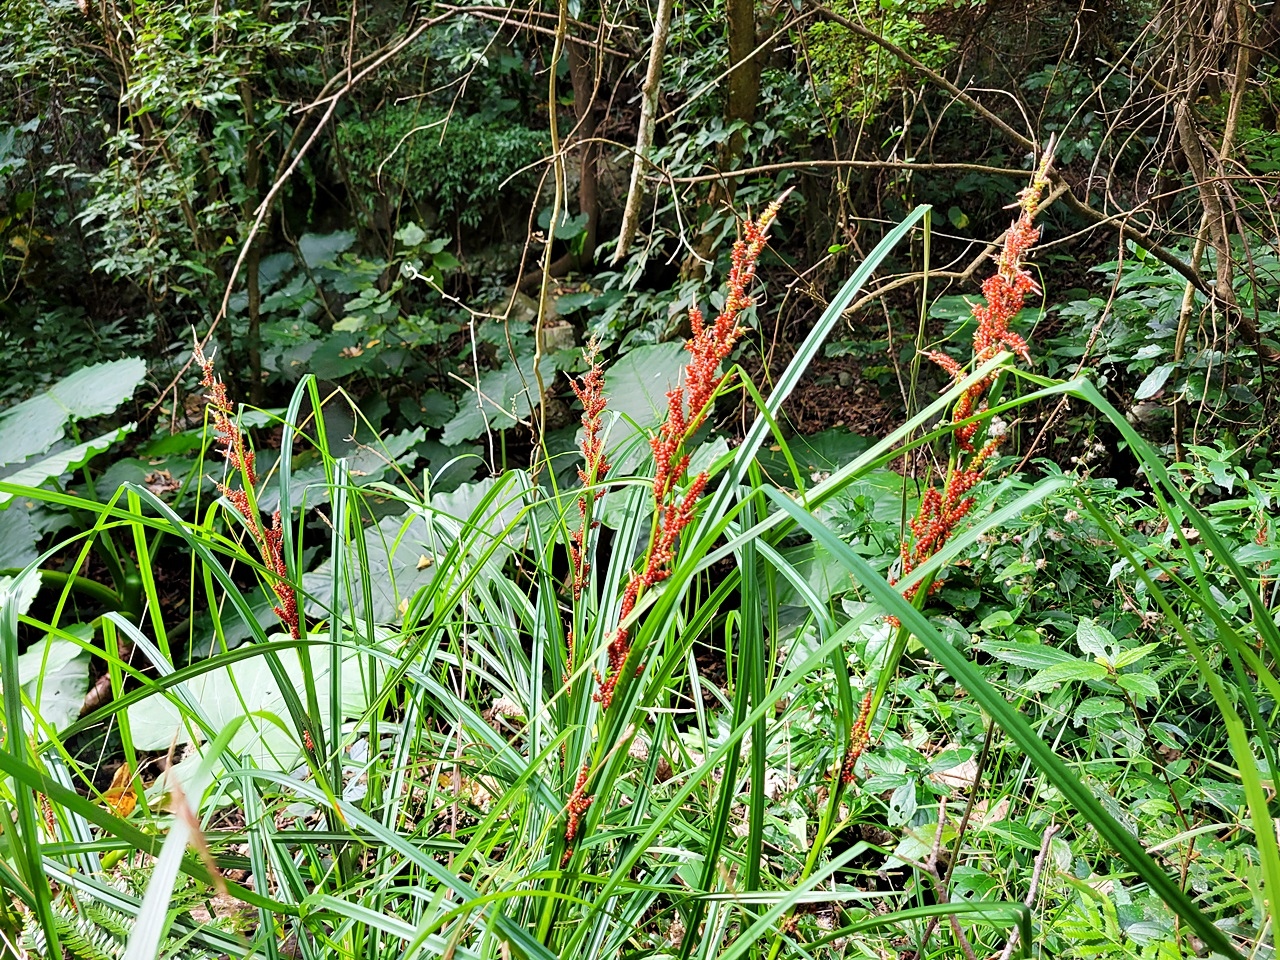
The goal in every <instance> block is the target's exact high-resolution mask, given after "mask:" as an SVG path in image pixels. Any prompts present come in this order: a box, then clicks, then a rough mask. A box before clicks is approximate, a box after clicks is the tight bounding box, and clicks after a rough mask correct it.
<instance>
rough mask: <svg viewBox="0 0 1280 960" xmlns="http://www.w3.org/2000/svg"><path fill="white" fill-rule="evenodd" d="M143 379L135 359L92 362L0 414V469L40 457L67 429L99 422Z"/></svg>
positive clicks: (142, 367) (143, 366)
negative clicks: (75, 424)
mask: <svg viewBox="0 0 1280 960" xmlns="http://www.w3.org/2000/svg"><path fill="white" fill-rule="evenodd" d="M146 376H147V365H146V364H145V363H144V362H143V361H142V360H141V359H139V358H138V357H128V358H126V359H123V360H111V361H108V362H106V363H95V364H94V365H92V366H89V367H84V368H82V369H80V370H77V371H76V372H75V373H73V374H71V376H69V377H64V378H63V379H62V380H59V381H58V382H57V383H55V384H54V385H53V386H51V387H49V388H48V389H47V390H44V391H42V392H40V393H38V394H36V395H35V396H34V397H31V398H29V399H27V400H23V401H22V402H21V403H19V404H16V405H15V406H13V407H10V408H9V409H8V410H6V411H5V412H4V413H3V414H0V466H4V465H6V464H11V463H21V462H22V461H24V460H26V459H27V458H28V457H32V456H35V455H36V454H40V453H44V452H45V451H46V450H48V449H49V448H50V447H52V446H53V445H54V444H55V443H57V442H58V441H59V440H61V439H62V438H63V437H64V436H65V435H66V428H67V424H68V423H70V422H73V421H77V420H89V419H91V418H93V417H103V416H106V415H107V414H109V413H112V412H114V411H115V410H116V408H117V407H119V406H120V404H122V403H124V402H125V401H126V400H128V399H129V398H130V397H132V396H133V393H134V391H135V390H137V389H138V386H139V384H141V383H142V381H143V380H144V379H145V378H146Z"/></svg>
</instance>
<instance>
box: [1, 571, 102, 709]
mask: <svg viewBox="0 0 1280 960" xmlns="http://www.w3.org/2000/svg"><path fill="white" fill-rule="evenodd" d="M37 582H38V578H37ZM66 629H67V631H68V632H71V633H74V634H75V635H76V636H78V637H80V638H81V639H82V640H89V639H90V638H92V636H93V629H92V628H91V627H89V626H86V625H85V624H75V625H73V626H71V627H68V628H66ZM18 679H19V681H20V682H21V683H22V689H23V692H24V693H26V695H27V698H28V699H29V700H30V701H31V702H32V703H33V704H34V705H35V708H36V712H37V713H39V715H40V718H41V719H42V720H43V721H44V722H45V723H47V724H48V725H49V726H51V727H53V729H55V730H60V729H62V728H63V727H65V726H67V725H68V724H70V723H71V722H72V721H74V720H75V719H76V718H77V717H79V716H80V708H81V706H83V705H84V697H85V694H86V693H88V692H89V654H88V653H86V652H85V650H84V648H83V647H81V646H80V645H79V644H77V643H73V642H72V641H70V640H68V639H66V638H65V637H57V636H54V635H53V634H49V635H48V636H46V637H45V638H44V640H43V641H42V642H37V643H33V644H32V645H31V646H30V647H28V648H27V650H26V652H25V653H23V654H22V656H20V657H18Z"/></svg>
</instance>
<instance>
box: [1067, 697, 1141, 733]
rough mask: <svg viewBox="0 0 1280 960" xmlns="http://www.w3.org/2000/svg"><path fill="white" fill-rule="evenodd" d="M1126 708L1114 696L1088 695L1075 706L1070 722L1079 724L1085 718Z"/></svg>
mask: <svg viewBox="0 0 1280 960" xmlns="http://www.w3.org/2000/svg"><path fill="white" fill-rule="evenodd" d="M1128 709H1129V708H1128V707H1127V706H1125V703H1124V701H1123V700H1120V699H1118V698H1116V697H1090V698H1089V699H1088V700H1085V701H1083V702H1082V703H1081V704H1080V706H1078V707H1076V711H1075V713H1073V714H1072V715H1071V722H1072V723H1074V724H1075V725H1076V726H1080V725H1081V724H1083V723H1084V721H1086V720H1096V719H1097V718H1098V717H1106V716H1110V715H1112V714H1117V713H1124V712H1125V711H1126V710H1128Z"/></svg>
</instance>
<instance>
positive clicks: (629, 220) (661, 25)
mask: <svg viewBox="0 0 1280 960" xmlns="http://www.w3.org/2000/svg"><path fill="white" fill-rule="evenodd" d="M674 8H675V2H674V0H658V15H657V17H655V18H654V21H653V45H652V46H651V47H650V48H649V70H648V72H647V73H646V74H645V78H644V89H643V90H642V92H641V103H640V129H639V130H638V131H637V133H636V152H635V154H634V156H633V157H632V158H631V186H630V188H629V189H628V190H627V205H626V207H625V208H624V210H623V213H622V229H621V230H620V231H618V247H617V249H616V250H614V252H613V262H614V263H617V262H618V261H619V260H621V259H622V258H623V257H625V256H626V255H627V250H628V249H629V248H630V247H631V241H632V240H634V239H635V236H636V226H637V225H638V223H639V221H640V201H641V200H642V199H643V198H644V184H643V182H642V177H643V176H644V165H645V162H646V161H647V160H648V159H649V147H650V146H652V145H653V128H654V124H655V122H656V121H657V113H658V91H659V89H660V88H661V86H662V58H663V57H664V56H665V55H666V52H667V35H668V34H669V33H670V32H671V11H672V10H673V9H674Z"/></svg>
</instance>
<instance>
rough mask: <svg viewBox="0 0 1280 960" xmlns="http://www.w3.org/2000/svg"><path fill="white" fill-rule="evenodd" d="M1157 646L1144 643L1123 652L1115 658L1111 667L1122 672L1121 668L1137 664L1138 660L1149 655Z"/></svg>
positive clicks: (1156, 644)
mask: <svg viewBox="0 0 1280 960" xmlns="http://www.w3.org/2000/svg"><path fill="white" fill-rule="evenodd" d="M1158 646H1160V644H1158V643H1144V644H1142V645H1141V646H1138V647H1134V648H1132V649H1130V650H1125V651H1124V652H1123V653H1121V654H1120V655H1119V656H1118V657H1116V660H1115V663H1113V664H1112V666H1113V667H1115V668H1116V669H1117V670H1122V669H1123V668H1125V667H1127V666H1129V665H1130V664H1134V663H1137V662H1138V661H1139V660H1141V659H1142V658H1143V657H1145V656H1146V655H1147V654H1148V653H1150V652H1151V651H1152V650H1154V649H1155V648H1156V647H1158Z"/></svg>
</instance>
